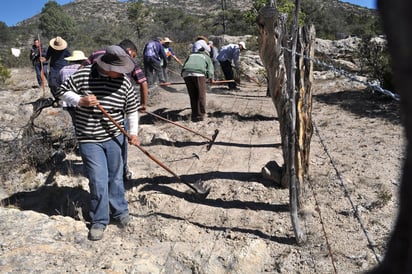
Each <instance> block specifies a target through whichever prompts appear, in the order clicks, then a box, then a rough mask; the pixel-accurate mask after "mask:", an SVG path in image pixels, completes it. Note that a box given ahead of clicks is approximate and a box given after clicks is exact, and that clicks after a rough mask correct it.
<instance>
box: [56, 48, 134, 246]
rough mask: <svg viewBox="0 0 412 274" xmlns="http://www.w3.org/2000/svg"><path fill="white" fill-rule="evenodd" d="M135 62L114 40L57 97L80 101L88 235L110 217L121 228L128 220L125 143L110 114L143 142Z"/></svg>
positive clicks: (97, 236)
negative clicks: (132, 79) (134, 82)
mask: <svg viewBox="0 0 412 274" xmlns="http://www.w3.org/2000/svg"><path fill="white" fill-rule="evenodd" d="M134 66H135V63H134V61H133V59H132V58H131V57H130V56H129V54H127V53H126V52H125V51H124V49H123V48H121V47H120V46H118V45H112V46H109V47H108V48H106V50H105V54H104V55H101V56H99V57H98V58H97V59H96V62H95V64H92V65H89V66H86V67H84V68H81V69H79V70H78V71H76V72H75V73H73V74H72V75H71V76H70V77H69V78H68V79H67V80H66V81H65V82H64V83H63V84H62V85H61V86H60V87H59V89H58V92H57V94H56V95H57V96H58V98H60V99H62V100H64V101H66V102H67V103H68V104H72V105H76V106H77V108H76V118H75V124H76V136H77V139H78V142H79V150H80V155H81V157H82V160H83V164H84V167H85V170H86V174H87V178H88V180H89V187H90V218H91V224H90V229H89V234H88V239H89V240H92V241H97V240H101V239H102V238H103V234H104V230H105V229H106V227H107V225H108V224H109V223H110V218H112V219H113V220H114V221H115V222H116V223H117V224H118V226H119V227H125V226H126V225H127V224H128V223H129V221H130V217H129V210H128V203H127V200H126V197H125V188H124V181H123V156H122V147H123V143H124V142H127V140H125V139H126V138H125V136H124V135H123V134H122V132H121V131H120V129H119V128H118V127H117V126H116V125H115V123H113V122H112V121H111V120H110V119H109V118H107V117H106V116H105V115H104V114H103V111H102V108H103V109H105V110H106V111H107V112H108V113H110V115H111V117H112V119H113V120H114V121H115V122H116V123H117V124H120V125H124V121H125V119H127V120H128V124H129V135H130V139H129V140H128V141H129V143H130V144H133V145H139V144H140V142H139V139H138V137H137V132H138V119H139V118H138V98H137V95H136V93H135V92H134V89H133V85H132V83H131V82H130V80H129V78H128V77H127V75H126V73H129V72H130V71H132V70H133V68H134Z"/></svg>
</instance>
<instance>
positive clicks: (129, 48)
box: [83, 39, 149, 180]
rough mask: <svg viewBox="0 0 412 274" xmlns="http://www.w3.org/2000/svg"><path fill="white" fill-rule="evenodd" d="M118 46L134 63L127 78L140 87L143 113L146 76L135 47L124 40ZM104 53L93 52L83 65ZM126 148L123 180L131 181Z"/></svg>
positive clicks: (146, 93)
mask: <svg viewBox="0 0 412 274" xmlns="http://www.w3.org/2000/svg"><path fill="white" fill-rule="evenodd" d="M119 46H120V47H121V48H122V49H123V50H124V51H125V52H126V53H127V54H128V55H129V56H130V57H131V58H132V59H133V62H134V68H133V69H132V70H131V71H130V72H128V73H127V76H128V77H129V79H130V80H131V79H133V80H134V81H135V83H136V84H138V85H139V86H140V106H139V111H141V112H144V111H145V110H146V107H147V98H148V96H149V95H148V93H149V91H148V85H147V79H146V76H145V75H144V73H143V70H142V69H141V68H140V65H139V63H137V62H136V60H135V58H136V56H137V47H136V45H135V44H134V43H133V42H132V41H131V40H129V39H124V40H122V41H121V42H120V43H119ZM105 53H106V49H101V50H97V51H95V52H93V53H92V54H91V55H90V56H89V57H88V58H87V60H85V62H83V65H90V64H94V63H95V62H96V60H97V58H98V57H100V56H102V55H103V54H105ZM125 129H126V130H127V129H128V125H127V122H126V124H125ZM127 151H128V146H127V142H124V148H123V162H124V173H123V174H124V179H125V180H131V179H132V176H133V173H132V172H131V171H130V169H129V166H128V164H127V156H128V155H127V154H128V152H127Z"/></svg>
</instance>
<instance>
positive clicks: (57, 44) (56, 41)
mask: <svg viewBox="0 0 412 274" xmlns="http://www.w3.org/2000/svg"><path fill="white" fill-rule="evenodd" d="M49 45H50V46H51V47H52V48H54V49H55V50H64V49H65V48H67V42H66V41H65V40H64V39H63V38H61V37H60V36H56V37H55V38H53V39H51V40H50V42H49Z"/></svg>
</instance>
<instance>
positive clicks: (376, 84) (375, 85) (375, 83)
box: [282, 47, 401, 101]
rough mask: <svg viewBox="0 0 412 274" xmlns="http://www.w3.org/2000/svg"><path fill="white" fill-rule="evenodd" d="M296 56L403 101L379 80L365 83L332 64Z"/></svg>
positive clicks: (358, 77) (359, 77)
mask: <svg viewBox="0 0 412 274" xmlns="http://www.w3.org/2000/svg"><path fill="white" fill-rule="evenodd" d="M282 49H284V50H286V51H288V52H291V50H290V49H288V48H285V47H282ZM296 55H298V56H301V57H303V58H304V59H305V60H309V61H312V62H313V63H315V64H317V65H320V66H323V67H325V68H327V69H328V70H330V71H333V72H335V73H336V74H338V75H342V76H344V77H346V78H348V79H349V80H351V81H353V82H358V83H361V84H363V85H365V86H367V87H369V88H371V89H372V90H374V91H378V92H380V93H382V94H384V95H386V96H389V97H391V98H392V99H394V100H396V101H400V99H401V98H400V96H399V94H396V93H394V92H392V91H390V90H387V89H384V88H382V87H381V86H380V85H379V81H377V80H375V81H372V82H369V81H364V80H362V79H361V76H358V75H356V74H353V73H350V72H347V71H346V70H344V69H342V68H336V67H334V66H333V65H331V64H328V63H325V62H322V61H320V60H318V59H314V58H310V57H308V56H306V55H302V54H300V53H297V52H296Z"/></svg>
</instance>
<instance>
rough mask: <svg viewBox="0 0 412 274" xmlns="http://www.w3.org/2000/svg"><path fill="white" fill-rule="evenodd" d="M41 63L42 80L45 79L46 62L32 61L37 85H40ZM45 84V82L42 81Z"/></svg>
mask: <svg viewBox="0 0 412 274" xmlns="http://www.w3.org/2000/svg"><path fill="white" fill-rule="evenodd" d="M41 64H43V75H44V81H46V80H47V63H40V62H38V63H34V64H33V65H34V70H35V71H36V78H37V83H38V84H39V86H40V87H41V86H42V76H41ZM44 84H46V82H44Z"/></svg>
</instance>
